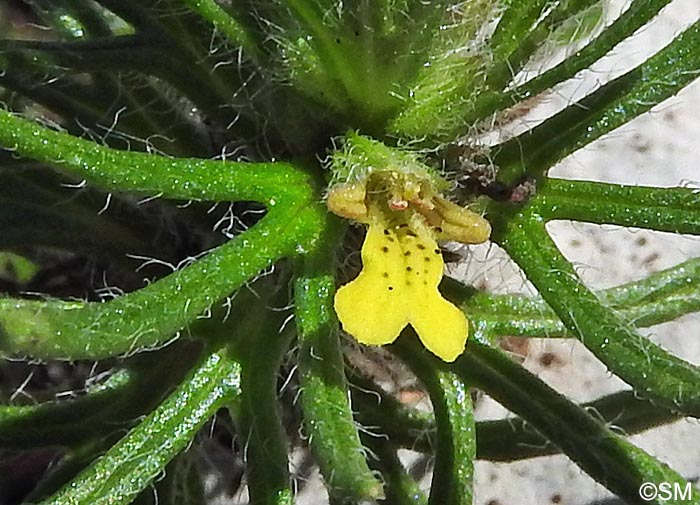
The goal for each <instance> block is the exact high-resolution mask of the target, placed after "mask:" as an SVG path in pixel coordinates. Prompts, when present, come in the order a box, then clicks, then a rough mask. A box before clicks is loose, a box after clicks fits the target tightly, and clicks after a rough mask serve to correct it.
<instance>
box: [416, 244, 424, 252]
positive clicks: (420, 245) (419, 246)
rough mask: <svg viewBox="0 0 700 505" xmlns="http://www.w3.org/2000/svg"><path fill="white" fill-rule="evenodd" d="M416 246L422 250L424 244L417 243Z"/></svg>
mask: <svg viewBox="0 0 700 505" xmlns="http://www.w3.org/2000/svg"><path fill="white" fill-rule="evenodd" d="M416 247H417V248H418V249H420V250H421V251H422V250H423V249H425V246H424V245H423V244H418V245H417V246H416Z"/></svg>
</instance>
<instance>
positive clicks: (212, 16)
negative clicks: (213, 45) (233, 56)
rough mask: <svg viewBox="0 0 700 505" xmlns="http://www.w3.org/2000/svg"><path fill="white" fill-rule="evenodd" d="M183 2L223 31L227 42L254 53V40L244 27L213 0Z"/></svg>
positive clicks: (185, 0) (188, 0)
mask: <svg viewBox="0 0 700 505" xmlns="http://www.w3.org/2000/svg"><path fill="white" fill-rule="evenodd" d="M183 3H184V4H185V5H187V7H189V8H190V9H191V10H192V11H194V12H196V13H197V14H199V15H200V16H202V17H203V18H204V19H206V20H207V21H209V22H210V23H211V24H212V25H214V28H215V29H216V30H218V31H219V32H221V33H223V34H224V35H225V36H226V38H227V39H228V40H229V42H231V43H232V44H234V45H237V46H241V47H242V48H244V49H245V51H246V53H248V54H249V56H253V55H254V54H255V52H256V46H255V41H254V40H253V38H252V37H251V36H250V34H249V33H248V31H247V29H246V27H245V26H243V25H241V24H240V23H239V22H238V21H237V20H236V18H234V17H233V16H232V15H231V14H230V13H228V12H226V11H225V10H224V9H223V8H222V7H221V6H220V5H219V4H217V3H216V2H215V1H214V0H184V1H183Z"/></svg>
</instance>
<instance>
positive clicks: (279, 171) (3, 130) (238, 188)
mask: <svg viewBox="0 0 700 505" xmlns="http://www.w3.org/2000/svg"><path fill="white" fill-rule="evenodd" d="M0 147H2V148H4V149H5V150H8V151H10V152H14V153H16V154H18V155H21V156H25V157H28V158H32V159H35V160H37V161H41V162H44V163H48V164H50V165H55V166H57V167H59V168H61V169H63V170H66V171H68V172H70V173H72V174H73V175H75V176H76V177H78V178H85V179H86V180H87V181H88V182H90V183H94V184H96V185H98V186H100V187H101V188H103V189H107V190H116V191H132V192H135V193H138V194H146V195H149V196H153V195H160V196H162V197H164V198H175V199H185V200H190V199H191V200H207V201H226V200H252V201H257V202H261V203H264V204H266V205H268V206H269V207H270V208H272V207H274V206H276V205H281V204H284V203H287V204H300V205H303V204H304V203H307V202H309V201H313V200H314V199H315V195H314V194H313V191H312V188H313V185H312V184H311V179H310V177H309V176H308V175H307V174H305V173H303V172H302V171H301V170H299V169H297V168H295V167H294V166H292V165H289V164H286V163H238V162H221V161H210V160H202V159H183V158H180V159H173V158H166V157H163V156H156V155H151V154H146V153H138V152H129V151H118V150H115V149H109V148H106V147H103V146H100V145H97V144H95V143H93V142H89V141H87V140H83V139H79V138H76V137H73V136H71V135H67V134H65V133H60V132H56V131H53V130H50V129H48V128H45V127H42V126H39V125H38V124H35V123H33V122H31V121H27V120H26V119H22V118H20V117H17V116H15V115H14V114H12V113H10V112H7V111H5V110H1V109H0Z"/></svg>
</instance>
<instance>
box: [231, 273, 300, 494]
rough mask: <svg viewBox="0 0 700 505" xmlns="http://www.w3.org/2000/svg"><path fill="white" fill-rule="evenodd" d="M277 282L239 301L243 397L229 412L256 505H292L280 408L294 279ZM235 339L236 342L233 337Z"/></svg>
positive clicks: (237, 350)
mask: <svg viewBox="0 0 700 505" xmlns="http://www.w3.org/2000/svg"><path fill="white" fill-rule="evenodd" d="M270 279H272V278H271V277H267V278H263V279H261V280H260V281H258V282H256V283H254V284H252V285H251V286H250V288H249V289H248V290H246V288H243V289H244V290H245V291H244V292H239V293H237V295H236V305H238V306H241V307H245V308H246V310H247V312H246V314H245V316H244V317H245V319H244V320H243V321H242V322H237V324H236V326H235V332H236V336H237V338H236V341H235V343H234V344H233V346H234V348H233V352H234V354H235V355H236V356H237V357H238V358H239V361H240V363H241V367H242V372H241V390H242V391H241V394H240V396H239V397H238V398H237V400H236V402H235V403H234V404H232V405H231V406H230V407H229V408H230V410H231V414H232V417H234V419H236V420H237V433H239V434H240V436H241V437H242V441H241V443H242V444H243V445H244V446H245V461H246V480H247V483H248V492H249V494H250V500H251V503H256V504H260V505H292V504H293V503H294V499H293V495H292V489H291V487H290V481H289V471H288V467H289V460H288V457H287V453H288V445H289V444H288V442H287V438H286V435H285V433H284V430H283V427H282V419H281V415H280V412H279V407H278V402H277V400H278V399H277V377H278V374H279V371H280V365H281V362H282V359H283V357H284V355H285V353H286V352H287V351H288V350H289V342H290V339H291V336H292V335H291V332H289V331H286V332H281V331H280V329H281V327H282V324H283V322H284V317H283V316H284V315H286V314H285V313H283V312H280V311H274V310H273V309H274V308H275V307H277V306H280V305H287V304H288V300H287V299H286V297H285V296H284V295H286V294H287V293H286V285H285V284H286V282H285V281H288V280H289V278H288V276H282V278H281V280H279V281H277V279H275V282H274V283H273V282H271V281H270ZM229 338H230V337H229Z"/></svg>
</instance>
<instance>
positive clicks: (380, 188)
mask: <svg viewBox="0 0 700 505" xmlns="http://www.w3.org/2000/svg"><path fill="white" fill-rule="evenodd" d="M327 204H328V207H329V208H330V210H332V211H333V212H335V213H336V214H340V215H343V216H345V217H352V218H354V219H357V220H360V221H362V222H364V223H366V224H367V225H369V229H368V230H367V235H366V237H365V241H364V244H363V246H362V271H361V272H360V275H359V276H358V277H357V278H356V279H355V280H353V281H352V282H350V283H348V284H346V285H345V286H343V287H341V288H340V289H339V290H338V292H337V293H336V296H335V310H336V313H337V314H338V319H339V320H340V323H341V325H342V327H343V330H345V331H346V332H347V333H349V334H350V335H352V336H353V337H355V338H356V339H357V340H358V341H359V342H361V343H363V344H368V345H384V344H389V343H391V342H393V341H394V340H395V339H396V338H397V337H398V336H399V334H400V333H401V331H402V330H403V329H404V328H405V327H406V326H407V325H408V324H410V325H411V326H412V327H413V329H414V330H415V331H416V333H417V334H418V336H419V338H420V339H421V341H422V342H423V344H424V345H425V347H426V348H427V349H428V350H429V351H431V352H432V353H434V354H436V355H437V356H438V357H440V358H441V359H442V360H444V361H447V362H452V361H454V360H455V359H457V357H458V356H459V355H460V354H462V352H463V351H464V347H465V344H466V341H467V336H468V333H469V324H468V322H467V318H466V317H465V315H464V314H463V313H462V311H461V310H459V309H458V308H457V307H456V306H455V305H453V304H452V303H450V302H449V301H447V300H446V299H445V298H443V297H442V295H441V294H440V292H439V291H438V284H440V280H441V279H442V275H443V270H444V263H443V260H442V255H441V254H440V250H439V249H438V245H437V241H436V238H437V237H441V238H442V237H445V236H446V238H449V239H452V240H454V239H455V238H456V239H458V240H460V241H463V242H468V243H478V242H484V241H485V240H486V239H487V238H488V236H489V234H490V225H489V223H488V222H487V221H485V220H484V219H483V218H482V217H481V216H479V215H478V214H475V213H473V212H471V211H468V210H467V209H462V208H461V207H458V206H456V205H454V204H452V203H450V202H448V201H446V200H444V199H443V198H441V197H438V196H435V195H434V194H433V192H432V191H431V189H430V187H429V186H428V185H427V183H426V182H425V181H418V182H417V181H416V180H415V178H413V177H410V176H407V175H406V174H401V173H396V172H385V173H380V174H376V173H375V174H373V176H372V178H371V179H370V180H369V181H368V182H367V183H366V184H357V183H356V184H352V185H346V186H342V187H336V188H335V189H334V190H331V193H330V194H329V197H328V200H327Z"/></svg>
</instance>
